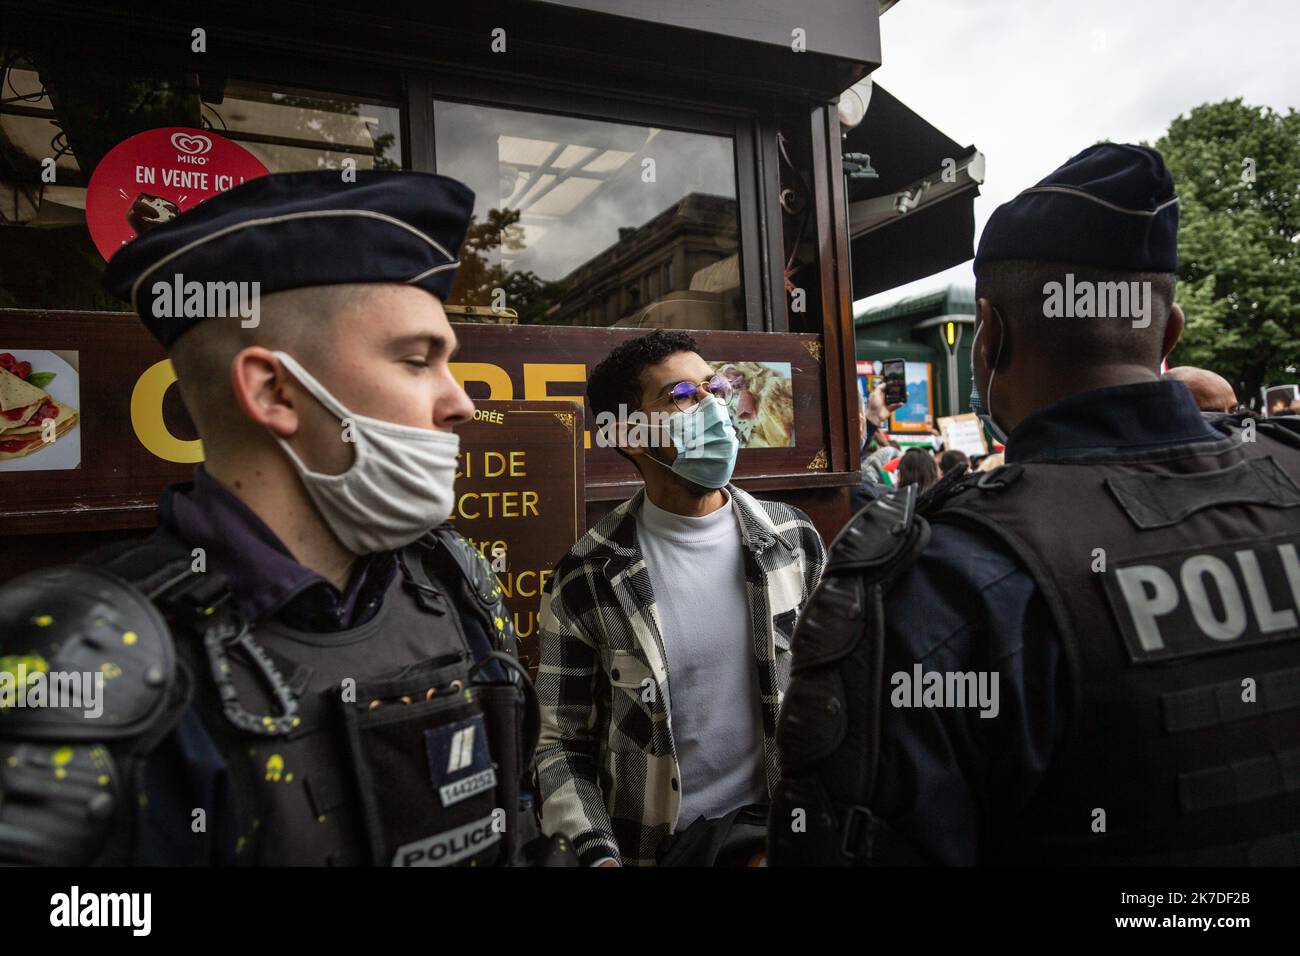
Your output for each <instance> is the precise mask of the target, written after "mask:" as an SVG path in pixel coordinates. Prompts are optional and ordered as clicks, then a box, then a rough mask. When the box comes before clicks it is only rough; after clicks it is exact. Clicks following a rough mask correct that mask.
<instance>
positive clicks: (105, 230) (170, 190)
mask: <svg viewBox="0 0 1300 956" xmlns="http://www.w3.org/2000/svg"><path fill="white" fill-rule="evenodd" d="M266 173H267V168H266V167H265V166H264V165H262V163H261V161H260V160H258V158H257V157H256V156H254V155H253V154H252V153H250V152H249V151H248V150H246V149H244V148H243V147H242V146H240V145H238V144H236V143H233V142H231V141H230V140H228V139H225V138H223V137H221V136H217V135H215V134H214V133H212V132H210V131H208V130H200V129H190V128H188V127H185V126H168V127H164V128H162V129H151V130H147V131H145V132H143V133H139V134H137V135H135V136H132V137H131V138H130V139H127V140H123V141H122V142H120V143H118V144H117V145H116V146H114V147H113V148H112V149H111V150H109V152H108V154H107V155H106V156H105V157H104V158H103V159H102V160H100V162H99V165H98V166H96V167H95V172H94V175H92V176H91V177H90V187H89V189H88V190H87V192H86V225H87V226H88V227H89V228H90V236H91V238H92V239H93V240H94V242H95V247H96V248H97V249H98V250H99V254H100V255H102V256H103V257H104V258H105V259H111V258H112V257H113V253H115V252H117V250H118V249H120V248H121V247H122V246H124V245H126V244H127V243H128V242H130V241H131V240H132V239H134V238H135V237H136V236H139V235H142V234H144V233H145V232H148V231H149V230H150V229H153V228H154V227H155V226H159V225H162V224H163V223H165V222H168V221H169V220H172V219H175V218H176V217H177V216H179V215H180V214H181V213H182V212H183V211H184V210H186V209H189V208H191V207H192V206H197V205H198V204H199V203H201V202H203V201H204V200H206V199H211V198H212V197H213V196H215V195H217V194H218V193H222V192H225V191H226V190H227V189H231V188H233V187H235V186H238V185H239V184H240V183H242V182H244V181H245V180H248V179H255V178H256V177H258V176H264V175H265V174H266Z"/></svg>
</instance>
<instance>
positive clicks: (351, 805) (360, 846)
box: [197, 574, 468, 866]
mask: <svg viewBox="0 0 1300 956" xmlns="http://www.w3.org/2000/svg"><path fill="white" fill-rule="evenodd" d="M402 584H403V582H402V576H401V575H400V574H399V575H397V576H396V577H395V578H394V581H393V584H392V587H391V588H390V589H389V591H388V593H387V594H386V595H385V598H384V602H383V604H382V606H381V607H380V609H379V611H378V612H377V613H376V614H375V616H374V617H373V618H371V619H370V620H369V621H368V622H366V623H365V624H363V625H361V626H360V627H356V628H352V629H350V630H344V631H331V632H328V633H307V632H302V631H296V630H293V629H291V628H288V627H285V626H283V625H280V624H277V623H275V622H274V621H266V622H263V623H261V624H259V625H258V626H256V627H254V628H253V629H252V632H251V636H252V638H253V640H254V641H256V643H257V644H258V646H260V647H261V649H262V650H263V651H265V652H266V653H267V654H268V655H269V656H270V658H271V660H272V661H273V662H274V663H275V665H276V667H277V670H278V671H279V672H280V673H281V674H282V675H283V676H284V677H285V679H286V680H287V681H288V683H289V686H290V687H291V688H292V690H293V691H294V692H295V693H296V694H297V695H298V717H299V718H300V720H301V723H300V724H299V726H298V727H297V729H296V730H294V731H293V732H292V733H290V734H288V735H287V736H285V737H273V738H267V737H255V736H252V735H245V734H240V733H238V732H237V731H236V730H235V728H233V727H231V726H230V725H229V723H228V722H227V721H225V719H224V718H222V717H215V719H214V720H209V719H205V725H206V726H207V728H208V731H209V733H211V734H213V736H214V739H216V740H217V742H218V746H219V747H220V749H221V750H222V756H223V758H224V759H225V761H226V765H227V767H231V768H232V773H235V772H238V773H239V774H241V775H246V776H245V779H246V780H248V781H251V783H252V790H253V794H252V799H253V801H254V802H255V808H248V807H241V808H240V810H241V817H242V820H241V822H242V824H243V827H244V829H245V832H244V833H243V836H242V838H241V839H242V840H243V842H242V843H241V844H240V845H239V846H238V850H239V851H240V854H239V855H240V857H241V862H244V860H243V857H244V855H245V854H249V856H250V858H249V859H248V860H247V862H249V863H252V864H255V865H262V864H270V865H280V866H291V865H316V866H320V865H357V864H363V863H365V862H367V851H366V845H365V842H364V840H363V839H362V838H361V834H362V831H363V827H362V819H361V807H360V806H359V803H358V799H357V792H358V788H357V782H356V779H355V773H354V772H353V765H352V762H351V760H350V759H349V755H348V753H347V752H346V741H345V735H344V732H343V728H342V727H341V726H340V720H339V713H338V709H337V706H336V704H337V702H338V701H339V700H340V699H341V696H342V693H343V687H344V684H343V681H344V680H346V679H351V680H352V681H355V682H358V683H361V684H362V685H363V686H364V683H365V682H366V681H367V680H368V679H371V678H374V677H376V676H379V675H383V674H390V673H393V672H396V671H398V670H400V669H401V668H403V667H405V666H407V665H410V664H414V663H416V662H418V661H423V660H427V659H429V658H445V659H447V661H448V662H451V661H455V660H461V661H463V660H465V659H466V658H467V657H468V652H467V651H466V647H465V641H464V637H463V635H462V634H461V632H460V625H459V619H458V617H457V615H456V614H454V613H453V614H442V615H433V614H431V613H430V612H428V611H426V610H424V609H423V608H421V607H420V606H419V605H418V604H417V603H416V601H415V599H414V597H413V596H412V594H411V593H410V592H409V591H408V590H407V589H406V588H404V587H403V586H402ZM231 662H232V671H233V673H232V677H233V680H234V684H235V687H236V689H237V691H238V694H239V700H240V702H241V705H242V706H243V707H244V708H245V709H246V710H249V711H250V712H256V713H269V712H272V711H274V710H276V702H275V700H274V697H273V695H272V694H270V693H269V692H268V687H267V685H266V684H265V683H264V681H263V680H262V679H261V678H260V676H259V675H258V674H257V673H256V671H255V669H254V667H253V666H250V662H249V661H248V660H246V659H244V658H242V657H241V656H240V655H237V654H232V655H231ZM198 684H199V688H198V694H197V696H198V698H199V702H200V706H201V707H202V708H203V709H204V710H206V711H208V712H209V713H212V712H213V711H219V709H220V707H219V704H218V703H217V699H216V698H217V696H218V694H217V688H216V686H215V684H214V682H213V681H212V679H211V677H210V676H209V674H208V673H207V671H206V669H204V670H201V671H200V673H199V680H198ZM204 703H207V704H208V705H209V706H208V707H203V704H204ZM380 706H390V707H391V706H395V705H394V704H392V703H389V704H387V705H385V704H381V705H380ZM396 706H400V704H399V705H396ZM205 716H206V715H205ZM214 716H215V715H214ZM236 762H239V763H241V764H243V765H244V766H241V767H239V768H237V770H236V768H234V767H233V766H232V765H234V764H235V763H236ZM240 796H241V799H242V801H244V802H247V801H248V799H249V795H248V794H246V793H245V794H241V795H240Z"/></svg>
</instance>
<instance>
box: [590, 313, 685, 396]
mask: <svg viewBox="0 0 1300 956" xmlns="http://www.w3.org/2000/svg"><path fill="white" fill-rule="evenodd" d="M698 351H699V346H698V345H696V343H695V339H693V338H692V337H691V336H690V335H688V334H687V333H685V332H679V331H676V330H670V329H655V330H654V331H653V332H651V333H650V334H649V335H643V336H641V337H640V338H636V339H629V340H628V341H626V342H624V343H623V344H622V345H620V346H618V347H617V348H615V349H614V351H612V352H610V353H609V355H607V356H605V358H604V359H603V360H602V361H601V363H600V364H599V365H597V366H596V367H595V368H593V369H592V370H591V374H590V375H589V376H587V400H588V401H589V402H591V410H592V412H593V413H594V414H595V415H600V414H601V413H602V412H608V413H609V414H611V415H617V414H618V407H619V405H626V406H627V408H628V410H629V411H632V410H634V409H637V408H640V407H641V396H642V393H643V389H644V386H643V385H642V384H641V373H642V372H643V371H645V370H646V369H647V368H649V367H650V366H651V365H657V364H659V363H660V362H662V361H663V360H664V359H666V358H668V356H670V355H675V354H676V353H678V352H698Z"/></svg>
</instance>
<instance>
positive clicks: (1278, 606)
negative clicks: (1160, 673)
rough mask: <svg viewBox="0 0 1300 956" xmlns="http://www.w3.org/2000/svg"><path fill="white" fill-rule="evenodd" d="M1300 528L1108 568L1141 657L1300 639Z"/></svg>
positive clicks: (1122, 622)
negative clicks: (1270, 536)
mask: <svg viewBox="0 0 1300 956" xmlns="http://www.w3.org/2000/svg"><path fill="white" fill-rule="evenodd" d="M1298 549H1300V534H1298V533H1295V532H1292V533H1289V534H1283V535H1278V536H1276V537H1273V538H1265V539H1262V540H1256V541H1239V542H1236V543H1235V544H1226V545H1220V546H1217V547H1206V548H1189V549H1186V550H1183V551H1174V552H1169V553H1166V554H1161V555H1155V556H1152V557H1143V558H1134V559H1133V560H1130V561H1124V562H1121V563H1118V564H1116V565H1115V566H1114V567H1112V568H1111V569H1110V570H1109V571H1107V572H1105V573H1103V574H1102V582H1103V585H1104V587H1105V591H1106V597H1107V599H1108V600H1109V602H1110V608H1111V611H1112V612H1113V613H1114V615H1115V619H1116V621H1117V622H1118V624H1119V627H1120V631H1121V632H1122V633H1123V635H1124V642H1125V644H1127V645H1128V651H1129V656H1130V657H1131V658H1132V660H1133V661H1134V662H1137V663H1148V662H1151V661H1161V660H1168V659H1170V658H1175V657H1192V656H1195V655H1198V654H1211V653H1214V652H1216V651H1225V650H1231V649H1233V648H1236V647H1245V646H1247V645H1250V644H1263V643H1267V642H1271V641H1280V640H1290V639H1294V638H1296V637H1300V551H1298Z"/></svg>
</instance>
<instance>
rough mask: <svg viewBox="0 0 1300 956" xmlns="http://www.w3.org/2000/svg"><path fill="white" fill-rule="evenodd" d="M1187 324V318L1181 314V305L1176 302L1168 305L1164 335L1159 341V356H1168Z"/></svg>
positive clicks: (1163, 357) (1165, 357) (1162, 358)
mask: <svg viewBox="0 0 1300 956" xmlns="http://www.w3.org/2000/svg"><path fill="white" fill-rule="evenodd" d="M1186 325H1187V319H1186V317H1185V316H1184V315H1183V309H1182V306H1180V305H1179V304H1178V303H1177V302H1175V303H1173V304H1171V305H1170V306H1169V318H1168V320H1167V321H1166V322H1165V336H1164V340H1163V341H1162V342H1161V343H1160V358H1161V360H1162V361H1163V360H1164V359H1167V358H1169V354H1170V353H1171V352H1172V351H1173V350H1174V346H1176V345H1177V344H1178V340H1179V339H1181V338H1182V337H1183V328H1184V327H1185V326H1186Z"/></svg>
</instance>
